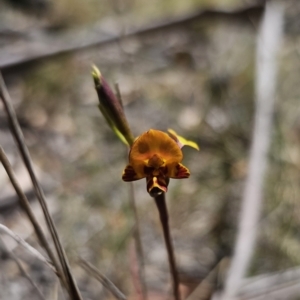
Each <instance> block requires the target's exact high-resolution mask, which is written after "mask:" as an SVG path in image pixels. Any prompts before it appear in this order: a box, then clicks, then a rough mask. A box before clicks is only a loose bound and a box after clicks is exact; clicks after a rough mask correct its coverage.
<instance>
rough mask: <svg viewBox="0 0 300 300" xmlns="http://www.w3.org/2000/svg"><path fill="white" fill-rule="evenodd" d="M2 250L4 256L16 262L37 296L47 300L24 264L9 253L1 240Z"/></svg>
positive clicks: (0, 246)
mask: <svg viewBox="0 0 300 300" xmlns="http://www.w3.org/2000/svg"><path fill="white" fill-rule="evenodd" d="M0 249H1V250H2V252H3V253H4V255H6V256H7V257H9V258H11V259H12V260H13V261H15V263H16V264H17V266H18V268H19V270H20V273H21V275H22V276H24V277H25V278H26V279H27V280H28V281H29V282H30V284H31V285H32V287H33V288H34V290H35V292H36V294H37V295H38V296H39V297H40V299H41V300H46V298H45V297H44V295H43V294H42V292H41V291H40V289H39V288H38V286H37V285H36V284H35V282H34V281H33V280H32V278H31V277H30V275H29V274H28V273H27V271H26V270H25V268H24V267H23V265H22V263H21V262H20V260H19V259H18V258H17V257H16V256H15V255H14V253H13V252H11V251H9V250H8V249H7V248H6V246H5V245H4V243H3V241H2V240H1V239H0Z"/></svg>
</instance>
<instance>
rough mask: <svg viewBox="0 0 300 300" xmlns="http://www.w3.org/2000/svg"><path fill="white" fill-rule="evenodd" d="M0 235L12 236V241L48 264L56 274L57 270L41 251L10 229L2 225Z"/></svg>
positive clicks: (0, 225)
mask: <svg viewBox="0 0 300 300" xmlns="http://www.w3.org/2000/svg"><path fill="white" fill-rule="evenodd" d="M0 233H4V234H6V235H8V236H10V237H11V238H12V239H14V240H15V241H16V242H17V243H18V244H19V245H21V246H22V247H23V248H25V249H26V250H27V251H28V252H29V253H30V254H31V255H33V256H34V257H35V258H37V259H38V260H40V261H41V262H43V263H44V264H46V265H47V266H48V267H49V268H51V270H53V271H54V272H55V273H56V270H55V268H54V267H53V265H52V264H51V262H49V261H48V260H47V259H46V258H45V257H44V256H43V255H42V254H41V253H40V252H39V251H37V250H36V249H35V248H33V247H32V246H30V245H29V244H28V243H26V242H25V241H24V240H23V239H22V238H20V237H19V236H18V235H16V234H15V233H14V232H12V231H11V230H10V229H8V228H7V227H6V226H4V225H3V224H0Z"/></svg>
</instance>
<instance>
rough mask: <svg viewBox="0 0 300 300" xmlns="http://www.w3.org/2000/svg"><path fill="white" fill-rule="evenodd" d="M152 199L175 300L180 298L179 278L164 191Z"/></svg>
mask: <svg viewBox="0 0 300 300" xmlns="http://www.w3.org/2000/svg"><path fill="white" fill-rule="evenodd" d="M154 199H155V203H156V206H157V208H158V211H159V217H160V221H161V225H162V228H163V233H164V238H165V244H166V247H167V251H168V259H169V266H170V271H171V276H172V280H173V294H174V298H175V300H180V294H179V279H178V274H177V268H176V261H175V255H174V248H173V243H172V239H171V234H170V229H169V215H168V209H167V204H166V197H165V193H162V194H160V195H158V196H156V197H155V198H154Z"/></svg>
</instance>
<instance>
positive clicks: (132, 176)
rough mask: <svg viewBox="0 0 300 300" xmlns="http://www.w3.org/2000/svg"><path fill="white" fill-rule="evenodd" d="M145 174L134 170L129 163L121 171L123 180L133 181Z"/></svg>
mask: <svg viewBox="0 0 300 300" xmlns="http://www.w3.org/2000/svg"><path fill="white" fill-rule="evenodd" d="M144 177H145V176H142V175H139V174H137V173H136V172H135V170H134V168H133V167H132V166H131V165H127V166H126V168H125V169H124V171H123V175H122V179H123V180H124V181H135V180H139V179H142V178H144Z"/></svg>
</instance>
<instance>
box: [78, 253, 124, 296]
mask: <svg viewBox="0 0 300 300" xmlns="http://www.w3.org/2000/svg"><path fill="white" fill-rule="evenodd" d="M79 264H80V265H81V266H82V268H83V269H85V270H86V271H87V272H88V273H89V274H90V275H91V276H93V277H94V278H95V279H97V280H98V281H100V282H101V283H102V284H103V286H104V287H105V288H106V289H108V290H109V291H110V292H111V293H112V294H113V295H114V296H115V297H116V299H118V300H126V299H127V298H126V296H125V295H124V294H123V293H122V292H121V291H120V290H119V289H118V288H117V287H116V286H115V285H114V284H113V283H112V282H111V281H110V280H109V279H108V278H107V277H106V276H104V275H103V274H102V273H101V272H100V271H99V270H97V269H96V268H95V267H94V266H92V265H91V264H90V263H89V262H87V261H86V260H84V259H83V258H79Z"/></svg>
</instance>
